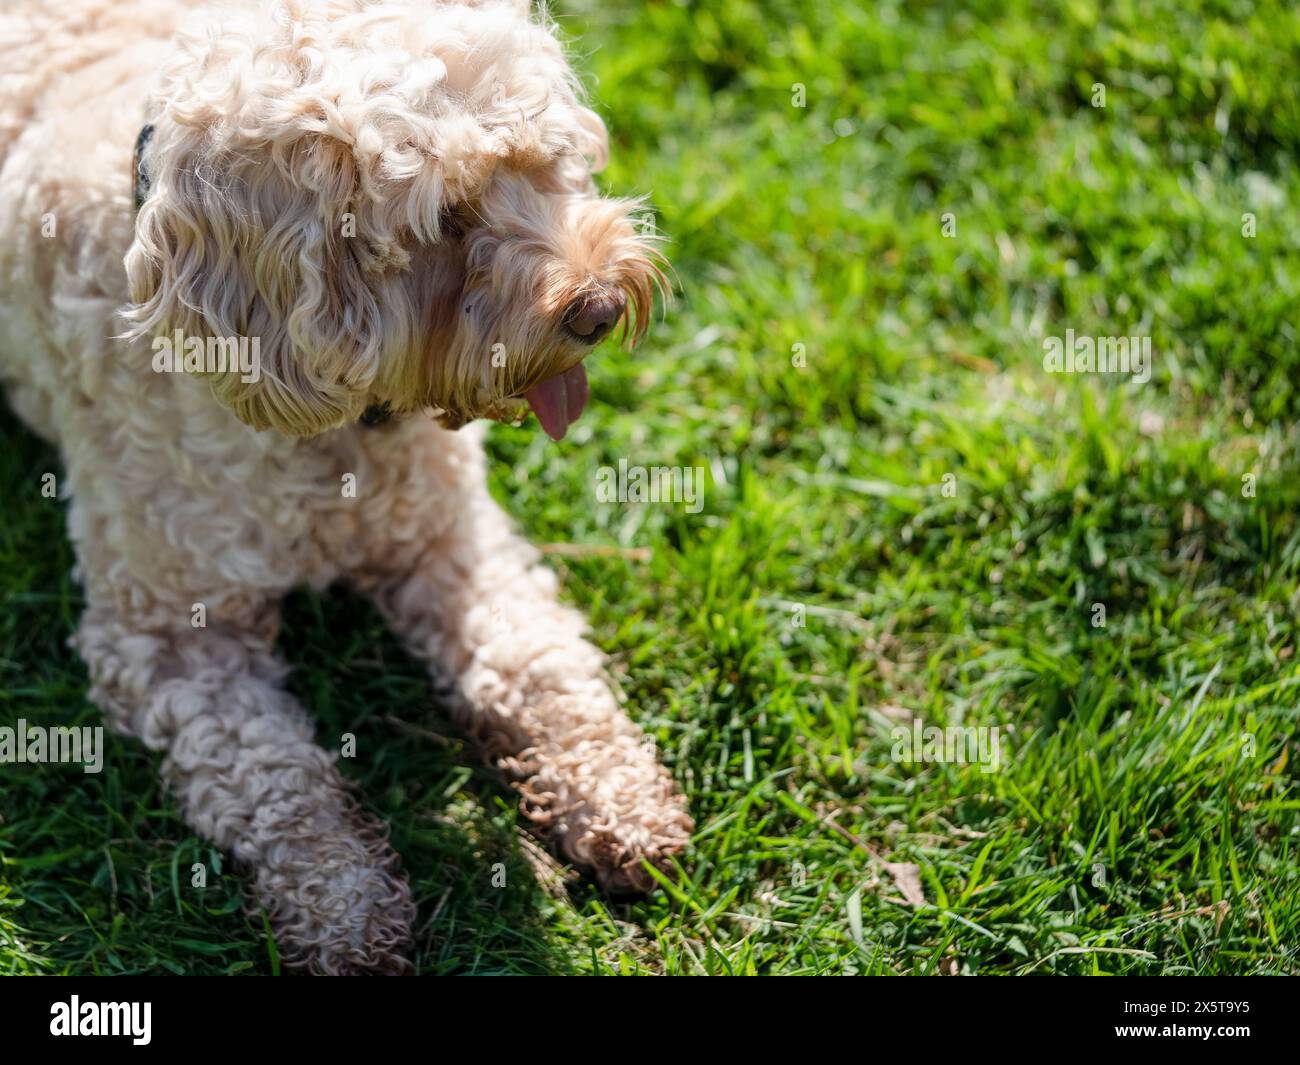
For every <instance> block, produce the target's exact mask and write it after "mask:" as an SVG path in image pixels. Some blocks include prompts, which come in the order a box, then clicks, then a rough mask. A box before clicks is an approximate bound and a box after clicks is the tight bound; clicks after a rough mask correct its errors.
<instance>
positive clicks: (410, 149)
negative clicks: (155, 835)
mask: <svg viewBox="0 0 1300 1065" xmlns="http://www.w3.org/2000/svg"><path fill="white" fill-rule="evenodd" d="M0 70H3V72H4V74H3V76H2V77H0V198H2V199H3V202H4V203H5V204H6V205H7V207H8V210H6V211H5V212H3V213H0V278H2V279H3V287H2V288H0V377H2V379H3V383H4V385H5V388H6V392H7V394H8V397H9V400H10V403H11V405H12V407H13V408H14V410H15V411H16V412H17V413H18V414H19V416H20V417H21V418H22V419H23V420H24V421H25V422H27V424H29V425H30V426H31V427H32V428H33V429H34V430H35V431H36V432H37V433H39V434H41V435H42V436H44V437H45V438H47V439H49V440H52V441H54V442H56V443H57V444H58V446H59V448H60V450H61V453H62V456H63V459H64V464H65V471H66V472H65V475H64V480H65V483H64V485H63V486H62V488H63V494H64V495H66V496H67V497H68V498H69V499H70V506H69V527H70V531H71V536H72V539H73V541H74V543H75V546H76V551H77V558H78V574H79V577H80V580H81V581H82V583H83V585H84V588H85V598H86V608H85V612H84V614H83V616H82V618H81V622H80V626H79V629H78V633H77V636H76V645H77V647H78V649H79V650H80V653H81V654H82V656H83V657H84V659H85V661H86V664H87V666H88V667H89V670H90V674H91V677H92V681H93V687H92V691H91V697H92V698H93V700H94V701H95V702H96V704H97V705H98V706H100V707H101V708H102V709H103V711H104V713H105V714H106V716H107V718H108V721H109V722H110V724H111V725H112V726H113V727H114V728H115V729H116V730H118V731H119V732H121V733H124V734H128V735H132V736H135V737H138V738H139V739H140V740H141V741H143V742H144V743H145V744H147V745H148V746H149V747H151V748H153V749H155V750H158V751H160V752H163V753H164V755H165V757H164V761H163V774H164V776H165V779H166V781H167V783H168V784H169V786H170V788H171V789H172V791H173V793H174V794H175V795H176V797H177V800H178V802H179V803H180V805H181V807H182V809H183V811H184V813H185V816H186V818H187V819H188V821H189V823H190V824H191V825H192V826H193V828H194V829H195V830H196V831H197V832H199V833H201V834H202V835H204V836H205V837H207V838H208V839H210V840H212V841H214V842H215V843H216V844H218V845H219V846H220V847H222V848H223V849H224V850H226V851H227V852H229V853H230V854H231V855H232V856H233V857H234V858H235V859H236V860H237V861H238V862H239V863H241V865H242V866H244V867H246V868H247V869H248V870H249V874H250V880H251V884H252V890H253V892H254V893H255V897H256V901H257V903H258V904H260V905H261V906H262V907H264V908H265V909H266V911H267V912H268V913H269V915H270V917H271V919H272V921H273V923H274V927H275V929H276V932H277V936H278V939H279V942H280V944H281V947H282V950H283V953H284V955H285V957H287V958H288V959H289V960H290V961H292V962H293V963H295V964H297V965H300V966H303V967H306V968H308V969H310V970H311V971H314V972H321V973H350V972H360V971H380V972H401V971H404V970H405V969H407V968H408V967H409V961H408V951H409V940H410V929H411V922H412V920H413V917H414V913H413V909H414V908H413V905H412V902H411V894H410V890H409V888H408V885H407V882H406V880H405V878H404V876H403V874H402V873H401V871H400V869H399V867H398V862H397V858H396V856H395V855H394V853H393V852H392V850H391V849H390V847H389V846H388V844H387V842H386V840H385V837H384V833H383V831H382V827H381V826H380V825H378V824H377V823H375V822H374V821H373V820H372V819H370V818H368V817H367V816H365V815H364V814H363V813H362V812H361V811H360V809H359V808H358V806H357V804H356V802H355V801H354V799H353V797H352V795H351V793H350V791H349V789H348V787H347V785H346V783H345V781H344V779H343V777H342V776H341V775H340V774H339V772H338V770H337V768H336V766H335V757H334V755H333V754H331V753H328V752H327V751H326V750H325V749H324V748H323V747H321V746H318V745H317V744H316V743H315V742H314V741H313V738H312V727H311V724H310V722H309V720H308V717H307V714H306V713H305V711H304V710H303V708H302V707H300V706H299V705H298V704H297V703H296V702H295V700H294V699H293V698H292V697H291V696H290V695H289V694H288V693H287V692H286V691H285V688H284V680H285V676H286V672H287V667H286V666H285V664H284V663H283V662H282V661H281V660H280V659H279V658H278V657H277V655H276V653H275V650H274V641H275V636H276V629H277V625H278V611H279V601H280V600H281V598H282V597H283V596H284V595H285V594H286V593H287V592H288V591H289V590H290V589H292V588H294V587H297V586H303V585H306V586H310V587H314V588H323V587H325V586H326V585H328V584H330V583H332V582H335V581H340V580H341V581H346V582H348V583H349V584H350V585H351V586H353V587H355V588H357V589H359V590H360V591H361V592H363V593H364V594H366V595H368V596H369V597H371V598H372V599H373V601H374V602H375V603H376V604H377V605H378V607H379V608H380V610H381V611H382V612H383V614H384V615H385V616H386V618H387V619H388V621H389V623H390V624H391V625H392V627H393V629H394V630H395V631H396V632H397V633H398V634H399V635H400V636H401V637H402V638H403V640H404V641H405V642H406V644H407V645H408V646H409V647H410V648H411V650H412V652H413V653H414V654H416V655H418V656H419V657H421V658H422V659H424V660H425V661H427V662H428V663H429V666H430V669H431V672H432V673H433V674H434V675H435V676H438V677H444V678H450V679H451V680H452V681H454V684H452V685H449V686H448V690H449V691H450V692H451V694H450V695H449V700H450V703H451V708H452V714H453V717H454V718H455V719H456V720H457V722H458V723H459V724H460V725H461V726H463V727H464V728H465V729H466V730H467V731H468V732H469V733H470V734H471V735H473V736H474V737H476V738H477V739H478V740H479V741H480V743H481V744H482V746H483V749H484V751H485V753H486V755H487V757H488V758H489V759H491V761H492V762H493V763H494V764H495V765H497V766H498V767H500V769H501V770H502V771H503V772H505V773H506V774H507V775H508V777H509V779H510V780H511V781H512V782H514V784H515V785H516V786H517V788H518V789H519V792H520V794H521V796H522V802H523V808H524V810H525V812H526V813H527V815H528V816H529V818H531V819H532V821H533V822H534V823H535V824H536V825H537V826H538V828H539V830H541V831H543V832H545V833H546V835H547V836H548V837H549V838H550V839H551V840H552V842H553V844H554V846H555V847H556V848H557V849H558V851H559V852H560V854H561V855H563V856H564V857H566V858H567V859H569V860H571V861H572V862H574V863H576V864H579V865H582V866H585V867H587V868H589V869H590V870H592V871H593V872H594V874H595V875H596V876H597V877H598V878H599V880H600V881H601V882H602V883H603V884H605V885H606V886H608V887H610V888H612V889H643V888H645V887H647V886H649V883H650V878H649V877H648V876H647V874H646V871H645V864H644V863H645V862H646V861H649V862H650V863H653V864H660V865H662V864H664V863H665V862H666V861H667V860H668V858H669V857H670V856H671V855H673V854H674V853H676V852H677V851H679V850H680V849H681V848H682V847H683V846H684V844H685V842H686V840H687V837H688V834H689V832H690V831H691V827H692V826H691V822H690V819H689V817H688V816H687V814H686V811H685V803H684V801H683V799H682V797H681V795H680V793H679V792H678V791H677V789H676V788H675V786H674V785H673V782H672V780H671V779H670V777H669V776H668V774H667V773H666V772H665V771H664V769H663V768H662V767H661V766H660V765H658V763H657V762H656V760H655V758H654V756H653V751H652V746H651V745H649V744H646V743H644V742H643V737H642V734H641V731H640V729H639V728H638V727H637V726H636V725H635V724H634V723H633V722H632V721H631V720H630V719H629V718H628V717H627V716H626V715H625V714H624V713H623V711H622V710H621V709H620V707H619V706H618V703H617V701H616V700H615V698H614V695H613V694H612V693H611V690H610V688H609V685H608V682H607V680H606V678H605V675H604V665H603V660H602V657H601V655H600V653H599V652H598V651H597V650H596V649H595V648H594V647H593V646H592V645H591V644H590V643H588V642H587V641H586V640H585V639H584V635H583V633H584V625H583V621H582V619H581V618H580V617H579V616H578V615H577V614H576V613H575V612H574V611H572V610H571V609H569V608H567V607H565V606H563V605H561V604H560V603H559V602H558V600H557V597H556V581H555V578H554V576H553V574H552V573H551V572H550V571H549V570H547V569H546V568H544V567H543V566H541V565H540V564H539V558H538V555H537V553H536V552H535V551H534V550H533V549H532V548H531V547H530V546H529V545H528V544H527V543H526V542H525V541H523V540H522V539H520V538H519V537H518V536H517V535H515V533H514V532H513V531H512V530H511V528H510V525H509V522H508V520H507V519H506V517H505V515H504V514H503V513H502V511H501V510H500V509H499V508H498V507H497V505H496V504H495V503H494V502H493V501H492V499H491V498H490V496H489V494H488V491H487V487H486V471H485V460H484V455H483V450H482V444H481V436H482V434H481V428H480V425H481V423H480V425H476V426H468V427H466V428H461V427H462V426H465V425H466V424H467V423H468V422H470V421H471V420H473V419H476V418H484V417H487V418H497V419H514V418H518V417H521V416H522V415H523V414H524V413H525V411H526V409H527V406H526V405H527V404H531V406H532V408H533V410H534V411H535V412H536V413H537V415H538V418H539V420H540V421H541V422H542V425H543V426H544V427H545V429H546V430H547V432H548V433H549V434H550V435H552V436H557V437H558V436H562V435H563V433H564V431H565V429H566V428H567V426H568V424H569V423H570V422H571V421H572V420H573V418H575V417H576V416H577V414H578V413H580V412H581V407H582V405H583V403H584V402H585V399H586V379H585V376H584V375H583V372H582V370H581V366H582V359H583V358H584V357H585V356H586V355H587V354H588V353H589V352H590V351H591V350H592V348H593V347H594V344H595V343H596V342H598V341H599V340H600V338H601V337H602V336H603V335H604V334H605V333H606V332H608V331H609V329H610V328H612V326H613V325H614V324H615V323H616V322H618V321H620V320H621V321H622V323H623V325H624V332H625V334H630V335H631V337H632V338H635V336H636V335H637V334H638V333H639V332H640V331H641V330H643V329H644V328H645V325H646V322H647V319H648V314H649V311H650V307H651V302H652V297H653V293H654V290H655V288H656V287H657V286H658V285H659V284H660V282H661V280H662V275H661V274H660V272H659V268H658V266H657V265H656V263H657V255H656V253H655V251H654V248H653V241H652V238H649V237H646V236H644V235H642V234H640V233H639V232H638V231H637V229H636V227H635V226H634V225H633V222H632V215H633V212H634V211H635V210H636V209H637V204H636V203H635V202H632V201H621V200H615V199H608V198H603V197H601V196H600V195H599V194H598V193H597V191H596V189H595V187H594V185H593V184H592V180H591V173H592V171H593V170H595V169H598V168H599V167H600V165H601V164H602V163H603V161H604V158H605V153H606V150H607V141H606V136H605V131H604V127H603V125H602V124H601V121H600V119H599V118H598V117H597V116H596V115H595V114H594V113H593V112H592V111H591V110H589V109H588V108H587V107H586V106H585V105H584V103H583V99H582V94H581V91H580V87H579V85H578V83H577V81H576V79H575V77H574V75H573V72H572V70H571V68H570V67H569V65H568V63H567V62H566V59H565V55H564V52H563V50H562V47H561V45H560V43H559V42H558V40H557V38H556V35H555V32H554V29H553V27H552V26H551V25H550V24H549V22H548V21H547V19H546V17H545V16H544V14H543V15H539V16H530V13H529V11H528V6H527V3H526V2H525V0H518V2H516V0H483V2H481V3H470V2H440V0H284V2H281V3H276V4H272V3H270V2H269V0H233V2H230V3H225V4H196V3H191V2H186V0H63V2H61V3H59V4H48V3H47V0H10V2H9V3H8V4H7V5H6V7H5V9H4V11H3V13H0ZM146 126H147V127H149V128H150V133H151V135H150V136H147V137H140V138H139V139H140V140H141V142H142V143H143V144H144V148H143V150H142V152H141V158H140V159H139V161H138V166H137V165H135V164H133V159H132V153H133V148H134V146H135V145H136V142H137V139H138V136H137V135H138V134H139V133H140V131H141V128H142V127H146ZM133 177H134V178H135V179H137V180H133ZM139 181H144V183H145V188H146V191H147V195H145V196H144V197H143V203H142V205H141V206H140V207H139V210H138V212H137V210H136V204H135V202H134V193H135V191H136V190H135V188H133V185H135V184H137V183H138V182H139ZM171 337H177V338H185V337H189V338H192V337H199V338H214V337H215V338H227V339H230V338H250V337H251V338H256V339H257V341H258V344H259V345H260V348H259V351H260V374H248V373H241V372H239V370H238V368H234V367H230V366H222V365H215V366H214V365H211V364H207V363H204V364H202V365H199V366H196V367H192V369H194V372H185V373H173V372H158V361H157V356H158V352H159V350H160V347H159V345H160V343H163V344H165V343H166V342H167V341H168V338H171ZM159 338H161V340H160V339H159ZM373 408H380V409H386V410H388V411H391V412H392V413H393V414H394V415H396V417H395V418H393V419H391V420H390V421H388V422H386V423H385V424H383V425H381V426H378V427H374V428H370V427H367V426H365V425H362V424H359V422H358V419H359V418H361V416H362V414H363V412H365V411H367V410H368V409H373ZM348 484H351V485H353V486H355V493H351V492H349V491H346V490H343V489H342V488H341V486H343V485H348ZM199 604H201V605H202V608H203V612H205V614H206V617H205V623H204V624H203V625H201V626H200V627H196V622H195V618H196V617H197V616H199V612H196V606H197V605H199Z"/></svg>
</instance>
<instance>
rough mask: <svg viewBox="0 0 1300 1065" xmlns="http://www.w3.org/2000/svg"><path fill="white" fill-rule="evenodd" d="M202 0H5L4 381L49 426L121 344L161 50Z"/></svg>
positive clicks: (12, 397)
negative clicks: (63, 402)
mask: <svg viewBox="0 0 1300 1065" xmlns="http://www.w3.org/2000/svg"><path fill="white" fill-rule="evenodd" d="M192 6H193V5H192V4H191V3H190V0H134V2H132V3H129V4H124V3H121V2H120V0H62V2H61V3H58V4H50V3H47V2H46V0H9V2H8V3H7V4H6V5H5V7H4V9H3V11H0V70H3V71H4V75H3V77H0V197H3V200H4V202H5V203H6V204H7V205H8V206H9V210H6V211H5V212H3V214H2V215H0V382H3V384H4V385H5V386H6V392H7V394H8V398H9V401H10V404H11V405H12V406H13V407H14V409H15V410H16V411H17V413H18V414H19V416H20V417H22V418H23V419H24V420H25V421H26V422H28V424H29V425H31V426H32V427H33V428H35V429H36V430H37V431H38V432H40V433H41V434H42V435H44V436H46V437H51V436H56V435H57V426H58V420H59V419H58V416H57V404H56V403H55V396H56V395H57V394H58V392H59V390H60V389H62V390H64V391H65V392H66V390H68V389H69V388H72V389H73V390H74V391H76V392H80V393H82V394H83V395H84V396H85V397H86V398H90V397H91V396H92V395H93V391H94V379H95V369H94V364H95V363H96V362H97V361H99V360H102V359H104V358H105V357H106V356H107V354H108V352H107V343H108V337H109V336H110V334H111V333H112V332H113V329H114V327H113V322H112V318H113V314H114V312H115V311H116V310H117V308H118V307H119V306H121V305H122V303H123V302H124V301H125V296H126V291H125V274H124V271H123V267H122V257H123V255H124V254H125V253H126V249H127V247H128V246H129V244H130V240H131V229H132V222H133V219H132V212H131V152H132V147H133V144H134V141H135V136H136V133H137V132H138V130H139V128H140V125H141V122H142V121H143V119H142V116H141V113H140V107H141V102H142V100H143V99H144V97H145V92H146V86H147V84H148V81H149V79H150V77H151V76H152V73H153V69H154V68H153V63H152V61H151V57H154V56H156V55H157V54H158V49H159V48H160V47H161V46H162V44H163V42H165V41H166V40H167V39H168V38H169V37H170V36H171V34H172V33H173V31H174V29H175V27H176V25H177V23H178V21H179V20H180V19H181V18H182V17H183V16H184V15H185V14H186V13H187V12H188V10H189V9H190V8H191V7H192ZM56 292H57V299H56V298H55V293H56ZM56 303H57V304H58V306H55V304H56ZM69 310H72V311H73V313H72V314H69V313H68V312H69Z"/></svg>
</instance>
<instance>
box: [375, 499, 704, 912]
mask: <svg viewBox="0 0 1300 1065" xmlns="http://www.w3.org/2000/svg"><path fill="white" fill-rule="evenodd" d="M462 491H463V493H464V496H465V497H466V498H464V500H463V503H464V505H463V507H461V506H458V507H457V510H458V515H457V520H456V522H455V524H454V525H453V526H452V527H451V528H444V531H442V532H441V533H440V534H439V535H438V536H437V537H436V539H435V540H434V541H433V542H431V543H425V544H422V545H420V546H419V548H418V549H415V550H411V551H408V552H407V554H408V557H407V558H406V559H405V560H402V559H401V555H402V553H403V552H402V550H401V547H400V545H396V544H390V548H389V552H388V558H387V560H386V561H385V562H382V563H377V565H376V567H375V569H374V570H372V571H371V572H370V573H368V574H366V575H362V576H361V578H360V581H359V583H360V584H361V585H362V587H363V589H364V590H365V591H367V592H368V593H369V594H370V595H371V596H372V598H373V599H374V600H375V602H376V603H377V604H378V605H379V608H380V609H381V610H382V611H383V612H384V614H385V615H386V616H387V618H388V620H389V623H390V624H391V625H392V626H393V628H394V629H395V630H396V631H397V632H398V633H399V634H400V635H401V636H402V637H403V638H404V640H405V641H406V643H407V645H408V646H409V647H410V648H411V649H412V651H413V653H415V654H416V655H417V656H420V657H422V658H424V659H425V660H427V661H429V662H430V663H431V664H432V665H433V666H434V672H435V678H436V679H441V680H444V681H445V680H450V681H452V682H453V683H451V684H444V685H443V690H444V695H445V697H446V699H447V701H448V702H449V704H450V708H451V712H452V716H453V717H454V718H455V719H456V721H457V724H459V725H460V726H461V727H462V728H464V729H465V730H466V731H467V732H469V733H470V734H471V735H472V736H473V737H474V738H475V739H476V740H477V741H478V742H479V743H480V745H481V747H482V748H483V751H484V754H485V756H486V757H487V758H488V759H489V760H490V761H491V762H493V763H494V764H495V765H496V766H497V767H498V768H500V769H501V770H502V771H503V772H504V773H505V774H506V776H507V778H508V779H510V780H511V781H512V782H513V783H514V784H515V785H516V787H517V788H518V790H519V792H520V794H521V796H522V806H523V810H524V812H525V813H526V814H527V815H528V816H529V818H531V820H532V821H533V822H534V824H535V826H536V827H537V828H538V829H539V830H540V831H541V832H542V833H543V834H544V835H546V836H547V837H548V838H549V840H550V841H551V842H552V844H553V845H554V846H555V847H556V848H557V850H558V851H559V852H560V854H561V856H563V857H564V858H566V859H568V860H569V861H571V862H573V863H574V864H576V865H579V866H581V867H584V868H586V869H589V870H591V871H593V872H594V873H595V875H596V876H597V878H598V879H599V881H600V882H601V883H602V884H603V885H604V886H605V887H606V888H608V889H610V890H614V891H627V890H632V891H640V890H645V889H648V888H649V887H651V886H652V885H653V878H652V877H650V876H649V874H648V873H647V872H646V870H645V867H644V864H643V859H645V860H648V861H649V862H650V863H652V864H653V865H655V866H657V867H665V866H667V865H668V861H669V859H670V857H671V856H672V855H674V854H676V853H677V852H678V851H680V850H681V849H682V847H684V846H685V844H686V842H687V840H688V838H689V835H690V832H691V829H692V827H693V826H692V823H691V819H690V817H689V816H688V814H687V813H686V803H685V800H684V799H683V797H682V795H681V793H680V792H679V791H678V789H677V788H676V786H675V784H674V783H673V780H672V778H671V777H670V776H669V775H668V773H667V771H666V770H665V769H664V768H663V767H662V766H661V765H660V764H659V763H658V761H657V760H656V758H655V751H654V748H653V745H652V744H650V743H649V742H647V740H646V737H645V735H644V734H643V732H642V731H641V729H640V727H639V726H637V725H636V724H635V723H634V722H633V721H632V720H631V719H630V718H628V716H627V715H626V714H625V713H624V712H623V710H622V709H621V708H620V707H619V705H618V703H617V701H616V700H615V698H614V695H613V693H612V691H611V690H610V686H609V682H608V679H607V677H606V675H605V669H604V660H603V657H602V655H601V654H600V652H599V651H598V650H597V649H596V648H595V647H593V646H592V645H591V644H590V643H589V642H588V641H587V640H586V639H584V638H583V632H584V630H585V627H586V626H585V623H584V622H583V619H582V618H581V616H580V615H579V614H578V613H577V612H575V611H574V610H571V609H570V608H568V607H566V606H564V605H562V604H561V603H560V602H559V601H558V600H557V598H556V580H555V576H554V574H553V573H552V572H551V571H550V570H549V569H547V568H546V567H544V566H543V565H541V564H540V562H539V559H538V554H537V551H536V550H535V549H534V548H533V547H531V546H530V545H529V544H528V543H527V542H526V541H524V540H522V539H520V538H519V537H517V536H516V535H515V534H514V533H513V532H512V531H511V529H510V527H509V522H508V520H507V518H506V516H505V515H504V514H503V513H502V512H501V511H500V509H499V508H498V507H497V506H496V504H495V503H494V502H493V501H492V499H491V497H490V496H489V495H488V492H487V489H486V487H485V486H483V485H481V484H472V485H469V486H462ZM444 525H445V523H444ZM408 546H409V545H408Z"/></svg>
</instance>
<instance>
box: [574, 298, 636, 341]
mask: <svg viewBox="0 0 1300 1065" xmlns="http://www.w3.org/2000/svg"><path fill="white" fill-rule="evenodd" d="M626 307H627V298H626V297H625V296H624V295H623V293H621V292H601V293H598V294H596V295H594V296H582V297H579V298H578V299H576V300H574V301H573V302H572V303H570V304H569V306H568V309H567V310H565V312H564V328H565V329H567V330H568V331H569V332H570V333H572V334H573V335H574V336H575V337H576V338H577V339H579V340H581V341H582V342H583V343H584V344H598V343H599V342H600V341H602V340H604V339H605V336H606V334H608V333H609V331H610V330H611V329H613V328H614V326H616V325H617V324H618V320H619V319H620V318H622V317H623V311H624V309H625V308H626Z"/></svg>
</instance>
